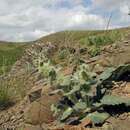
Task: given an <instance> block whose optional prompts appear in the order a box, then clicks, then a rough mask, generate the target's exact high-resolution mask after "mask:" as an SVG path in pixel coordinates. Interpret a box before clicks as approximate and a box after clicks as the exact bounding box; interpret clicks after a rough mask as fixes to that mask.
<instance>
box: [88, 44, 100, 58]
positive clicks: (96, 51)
mask: <svg viewBox="0 0 130 130" xmlns="http://www.w3.org/2000/svg"><path fill="white" fill-rule="evenodd" d="M88 53H89V54H90V56H91V57H94V56H97V55H100V53H101V49H100V47H96V46H93V47H91V48H90V49H89V52H88Z"/></svg>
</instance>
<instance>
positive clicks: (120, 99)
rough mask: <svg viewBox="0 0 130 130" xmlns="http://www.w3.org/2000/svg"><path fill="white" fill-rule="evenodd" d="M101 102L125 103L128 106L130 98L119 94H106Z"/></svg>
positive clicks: (104, 103)
mask: <svg viewBox="0 0 130 130" xmlns="http://www.w3.org/2000/svg"><path fill="white" fill-rule="evenodd" d="M101 103H102V104H103V105H120V104H125V105H126V106H130V99H127V98H124V97H119V96H113V95H106V96H104V97H103V98H102V100H101Z"/></svg>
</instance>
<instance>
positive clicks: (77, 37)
mask: <svg viewBox="0 0 130 130" xmlns="http://www.w3.org/2000/svg"><path fill="white" fill-rule="evenodd" d="M129 30H130V28H121V29H115V30H110V31H108V32H107V33H106V32H105V31H102V30H100V31H79V30H77V31H62V32H57V33H54V34H51V35H48V36H45V37H42V38H40V39H38V40H37V41H38V42H39V41H41V42H47V41H49V42H54V43H59V42H60V43H64V42H65V40H66V39H69V40H70V41H72V40H73V41H76V42H79V43H81V40H83V39H85V38H86V37H89V36H94V35H95V36H97V35H108V36H109V35H111V34H114V33H118V34H120V35H125V34H126V33H127V32H128V31H129ZM115 38H117V37H114V40H117V39H115Z"/></svg>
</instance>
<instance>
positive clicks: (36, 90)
mask: <svg viewBox="0 0 130 130" xmlns="http://www.w3.org/2000/svg"><path fill="white" fill-rule="evenodd" d="M41 93H42V87H41V86H40V87H37V86H36V87H33V88H32V90H31V91H30V92H29V94H28V98H29V102H34V101H36V100H37V99H39V98H40V97H41Z"/></svg>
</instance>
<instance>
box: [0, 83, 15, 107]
mask: <svg viewBox="0 0 130 130" xmlns="http://www.w3.org/2000/svg"><path fill="white" fill-rule="evenodd" d="M12 103H13V101H12V94H11V89H10V87H9V86H8V83H7V82H3V81H1V82H0V109H5V108H6V107H8V106H10V105H11V104H12Z"/></svg>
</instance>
